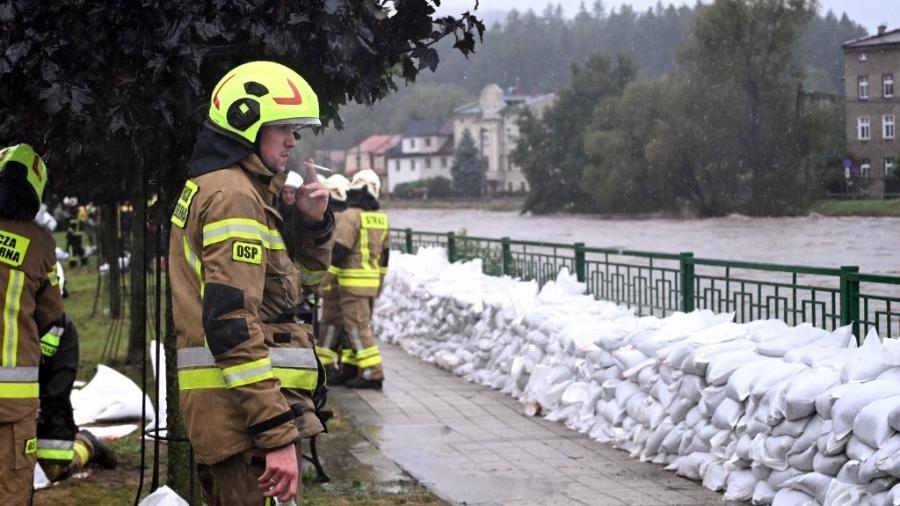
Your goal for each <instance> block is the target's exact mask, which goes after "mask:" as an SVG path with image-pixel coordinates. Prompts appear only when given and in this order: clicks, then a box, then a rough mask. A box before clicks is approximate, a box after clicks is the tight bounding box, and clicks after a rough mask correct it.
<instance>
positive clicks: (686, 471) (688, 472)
mask: <svg viewBox="0 0 900 506" xmlns="http://www.w3.org/2000/svg"><path fill="white" fill-rule="evenodd" d="M711 459H712V455H710V454H709V453H703V452H695V453H691V454H689V455H685V456H682V457H678V458H677V459H675V462H672V463H671V464H669V465H668V466H666V469H667V470H669V471H675V474H677V475H678V476H683V477H685V478H688V479H691V480H699V479H700V467H701V466H704V465H706V463H707V462H709V461H710V460H711Z"/></svg>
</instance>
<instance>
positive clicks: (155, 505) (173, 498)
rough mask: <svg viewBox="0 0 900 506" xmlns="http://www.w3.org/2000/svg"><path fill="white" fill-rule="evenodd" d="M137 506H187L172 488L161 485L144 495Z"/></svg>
mask: <svg viewBox="0 0 900 506" xmlns="http://www.w3.org/2000/svg"><path fill="white" fill-rule="evenodd" d="M138 506H188V503H187V501H185V500H184V499H182V498H181V496H179V495H178V494H176V493H175V491H174V490H172V489H171V488H169V487H168V486H166V485H163V486H161V487H159V488H158V489H156V490H155V491H153V493H152V494H150V495H148V496H147V497H145V498H144V500H143V501H141V502H140V503H139V504H138Z"/></svg>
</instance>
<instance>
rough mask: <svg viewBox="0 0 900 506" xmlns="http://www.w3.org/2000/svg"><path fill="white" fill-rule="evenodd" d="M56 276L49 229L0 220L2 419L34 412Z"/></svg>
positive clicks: (54, 307) (58, 298)
mask: <svg viewBox="0 0 900 506" xmlns="http://www.w3.org/2000/svg"><path fill="white" fill-rule="evenodd" d="M57 279H58V278H57V275H56V246H55V243H54V242H53V237H51V236H50V233H49V232H47V231H46V230H44V229H43V228H41V227H40V226H39V225H37V224H36V223H34V222H33V221H27V222H26V221H12V220H4V219H0V301H2V302H0V423H2V422H14V421H18V420H21V419H23V418H25V417H30V418H36V416H37V410H38V391H39V386H38V367H39V366H40V363H41V347H40V336H41V335H43V333H45V332H47V331H48V330H49V329H50V328H51V327H52V325H53V323H54V322H56V321H57V320H59V319H60V318H61V317H62V313H63V302H62V294H60V292H59V288H58V286H57V285H58V284H59V282H58V280H57ZM35 450H36V445H35Z"/></svg>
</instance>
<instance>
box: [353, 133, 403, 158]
mask: <svg viewBox="0 0 900 506" xmlns="http://www.w3.org/2000/svg"><path fill="white" fill-rule="evenodd" d="M400 137H401V136H400V134H375V135H370V136H368V137H366V138H365V139H363V141H362V142H360V143H359V144H357V145H356V146H353V147H352V148H350V149H348V150H347V153H356V152H357V151H359V152H360V153H374V154H376V155H383V154H385V153H387V152H388V151H389V150H390V149H391V148H392V147H394V146H396V145H397V143H398V142H400Z"/></svg>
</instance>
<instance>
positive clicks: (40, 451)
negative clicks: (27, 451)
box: [37, 439, 75, 461]
mask: <svg viewBox="0 0 900 506" xmlns="http://www.w3.org/2000/svg"><path fill="white" fill-rule="evenodd" d="M37 445H38V448H37V458H39V459H46V460H67V461H68V460H72V457H74V456H75V450H74V445H75V442H74V441H71V440H65V439H38V440H37Z"/></svg>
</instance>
